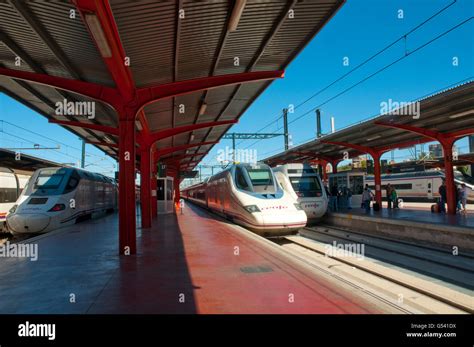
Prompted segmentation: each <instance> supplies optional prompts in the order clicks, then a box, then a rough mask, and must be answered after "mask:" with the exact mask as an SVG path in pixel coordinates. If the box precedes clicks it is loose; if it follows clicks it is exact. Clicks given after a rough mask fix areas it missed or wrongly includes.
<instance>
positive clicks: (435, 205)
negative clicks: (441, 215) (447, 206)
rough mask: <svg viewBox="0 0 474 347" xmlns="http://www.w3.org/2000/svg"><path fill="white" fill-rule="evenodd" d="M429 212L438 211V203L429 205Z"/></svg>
mask: <svg viewBox="0 0 474 347" xmlns="http://www.w3.org/2000/svg"><path fill="white" fill-rule="evenodd" d="M431 212H432V213H438V212H439V205H438V204H433V205H431Z"/></svg>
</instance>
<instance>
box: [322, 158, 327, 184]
mask: <svg viewBox="0 0 474 347" xmlns="http://www.w3.org/2000/svg"><path fill="white" fill-rule="evenodd" d="M321 166H322V167H323V181H324V182H327V181H328V172H327V167H328V162H327V161H326V160H321Z"/></svg>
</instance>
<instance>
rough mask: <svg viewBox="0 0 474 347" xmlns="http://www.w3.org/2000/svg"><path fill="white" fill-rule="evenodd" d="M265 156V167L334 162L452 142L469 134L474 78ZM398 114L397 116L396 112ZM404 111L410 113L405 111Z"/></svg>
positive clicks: (473, 126)
mask: <svg viewBox="0 0 474 347" xmlns="http://www.w3.org/2000/svg"><path fill="white" fill-rule="evenodd" d="M417 102H418V103H419V104H418V105H419V113H417V112H416V109H415V112H413V113H411V112H409V111H410V107H409V106H407V107H405V108H399V109H398V111H397V110H394V111H393V110H392V111H393V112H388V113H387V114H384V115H379V116H377V117H374V118H371V119H369V120H365V121H362V122H359V123H357V124H354V125H351V126H349V127H347V128H344V129H341V130H339V131H337V132H334V133H331V134H327V135H324V136H322V137H320V138H318V139H315V140H312V141H310V142H307V143H305V144H302V145H300V146H296V147H294V148H291V149H289V150H287V151H284V152H282V153H279V154H276V155H274V156H271V157H268V158H266V159H264V160H263V161H264V162H266V163H267V164H269V165H277V164H281V163H291V162H301V161H311V160H321V161H326V162H330V163H337V162H339V161H342V160H344V159H349V158H353V157H356V156H359V155H361V154H371V155H372V154H374V155H381V154H383V153H385V152H387V151H390V150H394V149H403V148H407V147H411V146H413V145H416V144H422V143H427V142H432V141H441V142H442V141H445V140H455V139H458V138H461V137H463V136H467V135H471V134H474V81H470V82H467V83H464V84H462V85H458V86H456V87H453V88H450V89H447V90H444V91H442V92H439V93H436V94H433V95H430V96H427V97H425V98H422V99H420V100H416V101H414V102H413V103H412V104H411V105H412V106H411V108H412V110H413V108H414V107H416V106H417ZM402 113H403V114H402ZM407 113H410V114H407Z"/></svg>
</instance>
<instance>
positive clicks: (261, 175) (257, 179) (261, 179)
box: [247, 168, 273, 187]
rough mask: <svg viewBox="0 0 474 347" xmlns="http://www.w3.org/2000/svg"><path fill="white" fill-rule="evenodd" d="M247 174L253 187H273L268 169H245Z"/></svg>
mask: <svg viewBox="0 0 474 347" xmlns="http://www.w3.org/2000/svg"><path fill="white" fill-rule="evenodd" d="M247 172H248V174H249V177H250V181H252V185H253V186H254V187H255V186H269V185H273V178H272V173H271V171H270V170H269V169H250V168H249V169H247Z"/></svg>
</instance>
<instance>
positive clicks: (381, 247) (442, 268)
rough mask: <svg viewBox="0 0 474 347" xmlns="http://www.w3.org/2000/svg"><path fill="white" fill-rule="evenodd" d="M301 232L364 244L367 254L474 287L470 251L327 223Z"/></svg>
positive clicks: (326, 240) (321, 239)
mask: <svg viewBox="0 0 474 347" xmlns="http://www.w3.org/2000/svg"><path fill="white" fill-rule="evenodd" d="M299 235H300V236H303V237H307V238H309V239H312V240H315V241H318V242H324V243H334V242H336V244H363V245H364V246H365V247H364V250H365V254H364V255H365V256H368V257H371V258H373V259H374V260H378V261H383V262H384V263H386V264H391V265H393V266H398V267H400V268H403V269H407V270H410V271H413V272H416V273H417V274H423V275H426V276H429V277H434V278H437V279H439V280H441V281H445V282H447V283H451V284H453V285H455V286H459V287H460V289H461V290H462V289H464V288H465V289H468V290H474V257H472V256H470V255H467V254H458V255H453V254H452V253H449V252H447V251H446V250H442V249H436V248H432V247H424V246H420V245H415V244H412V243H409V242H405V241H398V240H392V239H390V240H388V239H386V238H379V237H375V236H369V235H365V234H362V233H358V232H353V231H348V230H344V229H339V228H334V227H330V226H326V225H321V226H315V227H306V228H304V229H302V230H300V233H299Z"/></svg>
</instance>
